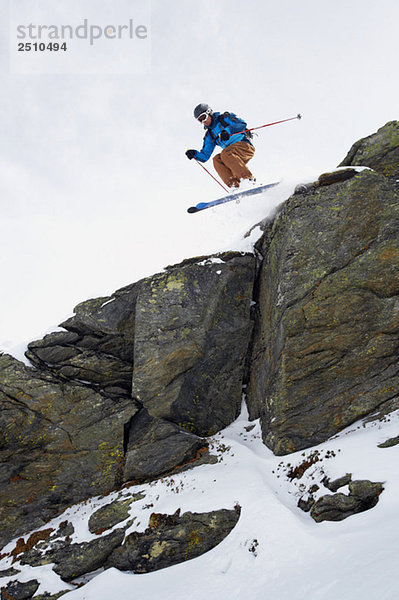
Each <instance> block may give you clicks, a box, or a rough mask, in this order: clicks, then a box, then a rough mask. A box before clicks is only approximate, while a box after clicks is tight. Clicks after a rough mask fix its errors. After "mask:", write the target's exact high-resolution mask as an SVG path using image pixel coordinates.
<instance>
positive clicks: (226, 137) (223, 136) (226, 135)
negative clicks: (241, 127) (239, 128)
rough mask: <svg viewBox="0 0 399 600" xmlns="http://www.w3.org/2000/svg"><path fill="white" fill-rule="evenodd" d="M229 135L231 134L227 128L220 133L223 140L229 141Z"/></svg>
mask: <svg viewBox="0 0 399 600" xmlns="http://www.w3.org/2000/svg"><path fill="white" fill-rule="evenodd" d="M229 137H230V134H229V133H228V132H227V131H226V130H225V129H223V131H222V133H221V134H220V139H221V140H222V142H227V140H228V139H229Z"/></svg>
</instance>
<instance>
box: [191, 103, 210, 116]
mask: <svg viewBox="0 0 399 600" xmlns="http://www.w3.org/2000/svg"><path fill="white" fill-rule="evenodd" d="M203 113H206V114H207V115H212V114H213V110H212V109H211V107H210V106H209V104H205V102H201V104H198V106H196V107H195V108H194V118H195V119H198V117H199V116H200V115H202V114H203Z"/></svg>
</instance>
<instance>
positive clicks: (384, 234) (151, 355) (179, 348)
mask: <svg viewBox="0 0 399 600" xmlns="http://www.w3.org/2000/svg"><path fill="white" fill-rule="evenodd" d="M398 152H399V123H398V122H392V123H388V124H387V125H386V126H385V127H383V128H381V129H380V130H379V131H378V132H377V133H376V134H374V135H372V136H369V137H368V138H365V139H363V140H360V141H359V142H357V143H356V144H355V145H354V146H353V148H352V149H351V151H350V152H349V154H348V156H347V157H346V159H345V160H344V162H343V166H345V167H346V168H345V169H341V170H340V171H337V172H334V173H332V174H323V175H322V176H320V178H319V179H318V181H317V182H314V183H312V184H307V185H303V186H300V187H299V188H298V191H297V192H296V193H295V194H294V195H293V196H291V197H290V198H289V199H288V200H287V201H286V202H285V203H284V204H283V205H282V206H281V207H280V209H279V211H278V214H277V216H276V217H275V218H274V220H273V221H268V222H266V223H264V224H263V227H264V230H265V232H264V235H263V236H262V238H261V239H260V240H259V241H258V243H257V245H256V248H257V252H256V257H255V255H252V254H246V255H241V254H238V253H225V254H221V255H218V256H213V257H201V258H193V259H190V260H187V261H185V262H184V263H182V264H180V265H176V266H173V267H168V268H167V269H166V270H165V271H164V272H162V273H159V274H156V275H154V276H152V277H149V278H146V279H144V280H142V281H139V282H137V283H134V284H132V285H130V286H128V287H126V288H123V289H121V290H118V291H117V292H115V293H114V294H113V295H112V296H109V297H103V298H97V299H94V300H88V301H87V302H83V303H81V304H80V305H78V306H77V307H76V308H75V310H74V315H73V316H72V317H71V318H70V319H68V320H67V321H65V322H64V323H63V324H62V327H63V329H64V331H59V332H56V333H53V334H50V335H48V336H46V337H45V338H43V339H42V340H38V341H36V342H32V343H31V344H29V349H28V352H27V357H28V358H29V359H30V361H31V363H32V365H33V367H28V366H26V365H24V364H22V363H21V362H19V361H17V360H16V359H14V358H13V357H10V356H7V355H3V356H0V402H1V413H0V423H1V431H2V439H1V446H0V457H1V461H2V462H1V469H0V480H1V491H0V511H1V512H0V516H1V522H2V529H1V533H0V544H3V543H6V542H7V541H8V540H9V539H11V538H12V537H14V536H15V535H16V534H19V533H21V532H23V531H25V530H30V529H32V528H33V527H39V526H42V525H43V524H44V523H45V522H46V521H47V520H48V519H49V518H50V517H52V516H53V515H55V514H59V513H60V512H61V510H62V509H63V508H65V506H67V505H68V504H70V503H73V502H77V501H80V500H82V499H84V498H87V497H89V496H93V495H98V494H103V493H105V492H107V491H110V490H112V489H114V488H117V487H119V486H121V485H122V484H123V483H125V482H128V481H134V482H143V481H149V480H151V479H153V478H156V477H159V476H161V475H163V474H165V473H170V472H172V471H173V470H175V469H182V468H187V467H188V466H193V465H194V466H195V465H197V464H200V463H201V462H204V461H206V460H209V458H208V453H207V440H206V436H208V435H211V434H213V433H215V432H217V431H219V430H221V429H223V428H224V427H226V426H227V425H228V424H229V423H231V422H232V421H233V420H234V419H235V418H236V417H237V415H238V413H239V410H240V406H241V401H242V394H243V389H244V390H245V389H246V392H247V394H246V399H247V403H248V407H249V410H250V414H251V417H252V418H254V419H255V418H258V417H260V419H261V423H262V431H263V439H264V442H265V444H267V445H268V446H269V447H270V448H271V449H272V450H273V451H274V452H275V453H276V454H286V453H289V452H292V451H294V450H298V449H301V448H306V447H309V446H312V445H314V444H316V443H318V442H321V441H323V440H326V439H327V438H328V437H330V436H331V435H333V434H334V433H336V432H337V431H339V430H341V429H342V428H344V427H345V426H346V425H348V424H349V423H352V422H353V421H355V420H356V419H359V418H360V417H362V416H364V415H368V414H372V413H374V412H376V411H379V412H384V411H385V412H389V411H390V410H392V409H393V408H397V407H398V406H399V402H398V383H399V375H398V373H399V370H398V347H399V303H398V298H399V250H398V244H397V239H398V232H399V194H398V189H397V179H398V178H399V159H398ZM358 164H363V166H368V167H370V169H367V170H361V171H357V170H356V169H354V168H352V167H353V166H354V165H358ZM246 386H248V387H246ZM217 508H219V507H217Z"/></svg>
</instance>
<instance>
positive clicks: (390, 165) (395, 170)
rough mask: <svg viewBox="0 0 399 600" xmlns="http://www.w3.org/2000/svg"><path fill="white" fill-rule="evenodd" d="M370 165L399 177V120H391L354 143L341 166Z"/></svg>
mask: <svg viewBox="0 0 399 600" xmlns="http://www.w3.org/2000/svg"><path fill="white" fill-rule="evenodd" d="M348 165H359V166H364V167H370V168H371V169H374V170H375V171H378V172H379V173H382V174H383V175H385V176H386V177H390V178H392V179H393V180H396V179H399V121H390V122H389V123H386V125H384V126H383V127H381V128H380V129H379V130H378V131H377V132H376V133H373V134H372V135H369V136H368V137H365V138H362V139H361V140H358V141H357V142H355V144H353V146H352V148H351V149H350V150H349V152H348V154H347V155H346V157H345V158H344V160H343V161H342V163H341V164H340V166H348Z"/></svg>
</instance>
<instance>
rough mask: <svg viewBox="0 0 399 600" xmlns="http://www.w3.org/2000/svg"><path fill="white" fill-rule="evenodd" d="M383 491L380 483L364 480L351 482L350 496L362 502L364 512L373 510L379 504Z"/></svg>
mask: <svg viewBox="0 0 399 600" xmlns="http://www.w3.org/2000/svg"><path fill="white" fill-rule="evenodd" d="M383 489H384V488H383V485H382V483H380V482H379V481H376V482H372V481H368V480H367V479H364V480H356V481H351V482H350V483H349V493H350V495H352V496H354V497H355V498H358V499H359V500H360V501H361V502H362V506H363V510H367V509H368V508H373V507H374V506H375V505H376V504H377V502H378V498H379V496H380V494H381V493H382V491H383Z"/></svg>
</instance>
